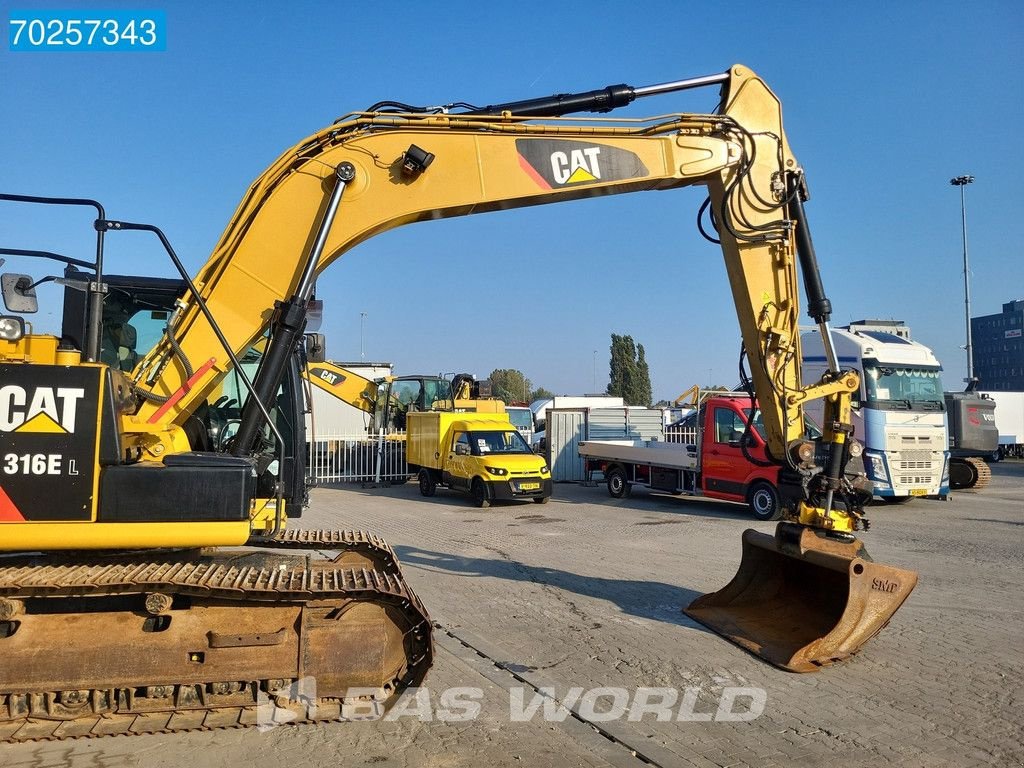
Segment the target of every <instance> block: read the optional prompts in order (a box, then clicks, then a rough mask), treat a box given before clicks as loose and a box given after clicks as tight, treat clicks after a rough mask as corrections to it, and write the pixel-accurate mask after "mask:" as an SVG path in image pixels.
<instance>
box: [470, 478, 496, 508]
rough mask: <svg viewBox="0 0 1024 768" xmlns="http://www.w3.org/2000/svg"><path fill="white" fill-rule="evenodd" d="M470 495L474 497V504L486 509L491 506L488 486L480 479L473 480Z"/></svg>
mask: <svg viewBox="0 0 1024 768" xmlns="http://www.w3.org/2000/svg"><path fill="white" fill-rule="evenodd" d="M470 494H471V495H472V496H473V503H474V504H476V505H477V506H478V507H481V508H484V507H489V506H491V500H490V498H489V497H488V495H487V486H486V485H484V481H483V480H481V479H480V478H479V477H474V478H473V486H472V488H470Z"/></svg>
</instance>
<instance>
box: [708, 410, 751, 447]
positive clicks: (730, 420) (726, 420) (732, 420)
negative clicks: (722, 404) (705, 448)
mask: <svg viewBox="0 0 1024 768" xmlns="http://www.w3.org/2000/svg"><path fill="white" fill-rule="evenodd" d="M745 428H746V424H745V423H744V422H743V419H742V417H741V416H740V415H739V414H738V413H736V411H734V410H732V409H731V408H715V442H716V443H723V444H726V445H727V444H729V443H739V441H740V439H741V438H742V437H743V431H744V429H745Z"/></svg>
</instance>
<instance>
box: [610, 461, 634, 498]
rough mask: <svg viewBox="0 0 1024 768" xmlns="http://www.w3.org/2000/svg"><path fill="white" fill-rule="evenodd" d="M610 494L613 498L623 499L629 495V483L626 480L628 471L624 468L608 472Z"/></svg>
mask: <svg viewBox="0 0 1024 768" xmlns="http://www.w3.org/2000/svg"><path fill="white" fill-rule="evenodd" d="M607 479H608V493H609V494H611V496H612V498H615V499H621V498H622V497H623V496H628V495H629V481H628V480H627V479H626V470H624V469H623V468H622V467H612V468H611V469H609V470H608V478H607Z"/></svg>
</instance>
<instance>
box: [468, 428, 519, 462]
mask: <svg viewBox="0 0 1024 768" xmlns="http://www.w3.org/2000/svg"><path fill="white" fill-rule="evenodd" d="M469 448H470V451H472V453H473V455H474V456H488V455H490V454H493V453H501V454H509V453H533V451H531V450H530V446H528V445H527V444H526V441H525V440H523V436H522V435H520V434H519V433H518V432H516V431H514V430H509V431H507V432H506V431H501V430H494V431H480V432H476V431H474V432H470V433H469Z"/></svg>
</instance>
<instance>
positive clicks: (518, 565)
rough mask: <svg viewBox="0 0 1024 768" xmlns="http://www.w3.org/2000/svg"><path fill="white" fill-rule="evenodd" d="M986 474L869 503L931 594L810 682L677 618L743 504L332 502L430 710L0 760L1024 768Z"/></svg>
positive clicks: (1013, 476)
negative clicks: (410, 652) (428, 645)
mask: <svg viewBox="0 0 1024 768" xmlns="http://www.w3.org/2000/svg"><path fill="white" fill-rule="evenodd" d="M992 470H993V475H994V477H993V482H992V484H991V485H990V486H989V487H988V488H987V489H985V490H983V491H980V492H961V493H957V494H956V495H955V496H954V498H953V499H952V500H951V501H948V502H938V501H924V500H915V501H913V502H912V503H910V504H907V505H900V506H879V507H873V508H872V513H873V514H872V520H873V526H872V528H871V530H870V531H869V532H867V533H866V534H865V535H864V536H863V538H864V541H865V542H866V544H867V547H868V549H869V551H870V553H871V555H872V556H873V558H874V559H875V560H876V561H880V562H885V563H889V564H892V565H897V566H900V567H904V568H910V569H914V570H917V571H918V572H919V574H920V582H919V585H918V587H917V589H916V590H915V591H914V593H913V594H912V595H911V596H910V598H909V600H908V601H907V603H906V604H905V605H904V606H903V608H902V609H900V611H899V612H898V613H897V614H896V615H895V617H894V618H893V620H892V622H891V623H890V625H889V626H888V627H887V628H886V629H885V630H883V631H882V632H881V633H880V634H879V635H878V636H877V637H876V638H874V639H873V640H871V641H870V642H869V643H868V644H867V645H866V646H865V647H864V648H863V649H862V651H861V653H860V654H858V655H857V656H855V657H854V658H852V659H851V660H849V661H847V662H845V663H843V664H840V665H837V666H834V667H831V668H827V669H824V670H822V671H820V672H817V673H814V674H808V675H798V674H793V673H788V672H784V671H781V670H778V669H776V668H773V667H771V666H769V665H767V664H765V663H764V662H762V661H760V660H759V659H757V658H755V657H754V656H751V655H750V654H748V653H746V652H745V651H743V650H741V649H740V648H737V647H736V646H734V645H732V644H730V643H728V642H726V641H724V640H722V639H721V638H720V637H718V636H717V635H714V634H712V633H710V632H709V631H707V630H706V629H704V628H703V627H702V626H700V625H699V624H696V623H694V622H693V621H691V620H690V619H688V618H687V617H686V616H685V615H684V614H682V613H681V611H680V609H681V607H682V606H684V605H686V604H687V603H689V601H690V600H692V599H693V598H694V597H696V596H697V595H699V594H701V593H704V592H707V591H712V590H714V589H717V588H720V587H722V586H724V585H725V584H726V583H727V582H728V580H729V579H730V578H731V577H732V575H733V573H734V572H735V569H736V567H737V565H738V562H739V554H740V535H741V533H742V531H743V530H744V529H745V528H748V527H749V528H756V529H759V530H763V531H766V532H771V531H772V529H773V524H771V523H756V522H754V521H753V520H752V519H751V518H750V517H749V516H748V515H747V514H746V511H745V508H744V507H741V506H737V505H730V504H724V503H719V502H711V501H708V500H703V499H687V498H682V497H674V496H670V495H664V494H658V493H650V492H647V491H644V490H637V491H636V492H635V493H634V494H633V495H632V496H631V497H628V498H625V499H618V500H616V499H611V498H610V497H609V496H608V494H607V492H606V490H605V489H604V488H603V487H602V486H597V487H585V486H579V485H561V484H560V485H557V486H556V488H555V497H554V498H553V499H552V500H551V502H550V503H549V504H547V505H543V506H542V505H536V504H529V503H526V504H521V503H510V504H504V505H500V506H494V507H492V508H490V509H477V508H475V507H473V506H472V505H471V504H470V502H469V501H468V499H466V498H464V497H462V496H460V495H457V494H455V493H448V492H445V491H438V495H437V496H435V497H434V498H431V499H424V498H422V497H421V496H420V495H419V492H418V489H417V487H416V485H415V484H414V483H409V484H406V485H401V486H392V487H390V488H376V489H362V488H357V487H352V486H347V487H338V488H320V489H316V490H315V491H314V492H313V504H312V507H311V509H310V510H308V511H307V513H306V515H305V516H303V518H302V520H301V521H300V524H301V526H302V527H309V528H314V527H316V528H353V527H354V528H361V529H368V530H371V531H373V532H375V533H378V534H380V535H382V536H384V537H386V538H387V539H388V541H389V542H390V543H391V544H392V546H393V547H394V548H395V549H396V551H397V552H398V554H399V556H400V557H401V559H402V562H403V567H404V572H405V574H406V578H407V579H408V581H409V582H410V584H411V585H412V586H413V588H414V589H415V590H416V591H417V592H418V594H419V595H420V597H421V598H422V599H423V602H424V603H425V605H426V606H427V608H428V609H429V610H430V612H431V615H432V618H433V620H434V621H435V622H436V624H437V629H436V630H435V638H436V645H437V649H436V662H435V666H434V668H433V669H432V670H431V672H430V674H429V675H428V676H427V680H426V683H425V687H424V689H422V690H420V691H419V693H418V698H412V697H409V698H407V699H404V700H403V701H402V702H400V711H399V712H397V714H396V711H395V710H393V711H392V714H394V715H395V716H394V717H390V719H387V720H384V721H376V722H358V723H335V724H329V725H303V726H288V725H285V726H281V727H277V728H273V729H270V730H265V731H262V732H261V731H258V730H256V729H244V730H221V731H207V732H192V733H181V734H156V735H145V736H121V737H112V738H102V739H91V740H74V741H65V742H43V743H33V744H19V745H4V746H0V764H3V765H4V766H9V767H10V768H15V767H16V766H17V767H19V768H20V767H21V766H64V765H72V766H108V765H109V766H122V765H123V766H135V765H139V766H143V765H145V766H247V767H248V766H260V765H270V764H273V765H303V766H314V767H315V766H325V767H326V766H332V768H333V767H334V766H417V767H418V768H429V767H432V766H481V765H484V766H487V765H489V766H506V765H508V766H519V765H525V766H608V765H613V766H643V765H659V766H691V765H695V766H773V765H779V766H782V765H786V766H789V765H801V766H826V765H829V766H831V765H840V764H841V765H848V766H882V765H886V766H888V765H898V766H971V765H997V766H1007V765H1024V716H1022V712H1024V693H1022V692H1024V684H1022V683H1024V597H1022V593H1021V589H1020V582H1021V577H1022V576H1024V568H1022V565H1024V562H1022V561H1024V547H1022V545H1024V462H1020V461H1005V462H1002V463H1000V464H995V465H993V467H992ZM545 697H547V698H546V699H545ZM545 701H546V702H547V710H548V711H549V714H550V716H545V706H544V703H543V702H545ZM556 702H560V703H561V704H563V705H565V707H566V708H562V707H559V706H558V704H557V703H556ZM670 702H671V703H670ZM645 704H646V705H647V706H646V709H645V707H644V705H645ZM531 705H533V706H534V707H535V711H533V710H531V709H530V707H531ZM524 708H525V709H524ZM570 710H571V712H570Z"/></svg>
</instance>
